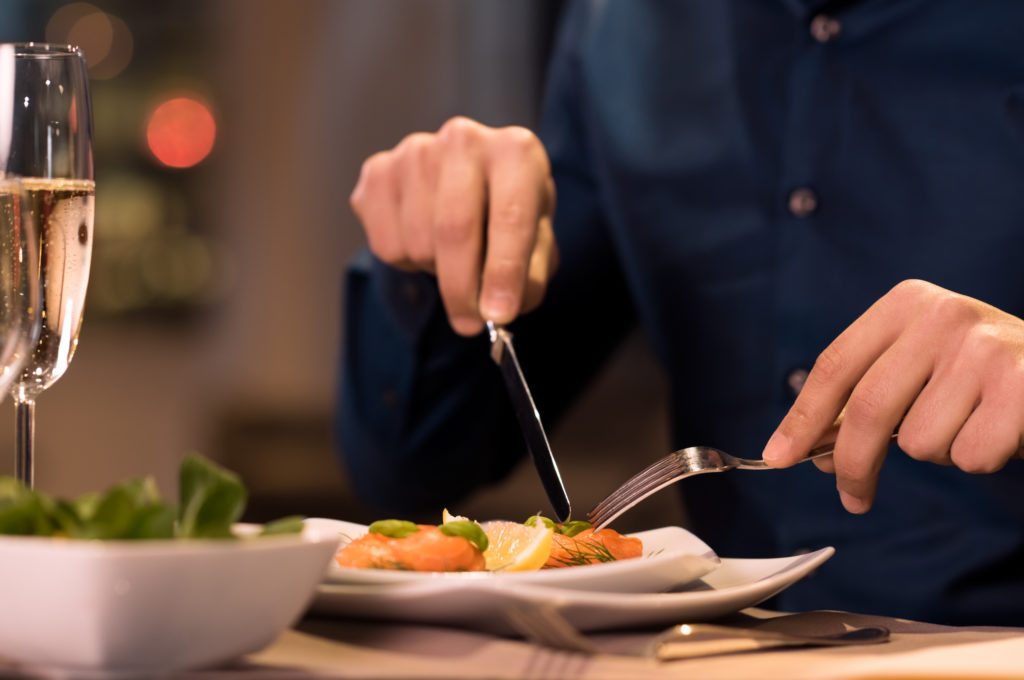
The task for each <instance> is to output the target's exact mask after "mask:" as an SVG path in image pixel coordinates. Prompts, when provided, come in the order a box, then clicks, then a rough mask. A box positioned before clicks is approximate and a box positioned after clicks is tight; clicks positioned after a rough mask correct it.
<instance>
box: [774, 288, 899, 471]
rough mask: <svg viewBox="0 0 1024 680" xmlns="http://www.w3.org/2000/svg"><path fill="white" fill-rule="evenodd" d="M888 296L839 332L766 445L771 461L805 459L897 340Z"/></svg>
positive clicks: (895, 315) (783, 462)
mask: <svg viewBox="0 0 1024 680" xmlns="http://www.w3.org/2000/svg"><path fill="white" fill-rule="evenodd" d="M895 307H897V305H896V304H894V303H893V301H892V300H891V299H889V298H888V297H883V298H881V299H880V300H878V301H877V302H875V304H873V305H872V306H871V307H869V308H868V310H867V311H866V312H864V314H862V315H861V317H860V318H858V319H857V320H856V321H854V322H853V324H851V325H850V326H849V327H848V328H847V329H846V330H844V331H843V332H842V333H841V334H840V335H839V337H837V338H836V339H835V340H834V341H833V342H832V343H831V344H830V345H829V346H828V347H826V348H825V350H824V351H823V352H822V353H821V354H820V355H819V356H818V359H817V360H816V361H815V362H814V367H813V368H812V369H811V372H810V373H809V374H808V375H807V380H806V381H805V382H804V385H803V387H802V388H801V390H800V394H799V395H797V398H796V401H795V402H794V403H793V406H792V407H790V409H789V412H788V413H787V414H786V416H785V417H784V418H783V419H782V422H781V423H779V426H778V428H776V430H775V432H774V433H773V434H772V436H771V437H770V438H769V440H768V443H767V444H766V445H765V448H764V452H763V453H762V457H763V458H764V460H765V462H766V463H768V464H769V465H773V466H776V467H786V466H789V465H793V464H795V463H797V462H799V461H800V460H802V459H803V457H804V456H806V455H807V452H808V451H809V450H810V449H811V447H813V446H814V444H815V443H816V442H817V441H819V440H820V439H821V437H822V436H823V435H824V434H825V433H826V432H827V431H828V428H829V427H830V426H831V425H832V423H833V422H834V420H835V418H836V416H837V415H838V414H839V412H840V411H841V409H842V408H843V406H844V405H845V404H846V401H847V399H848V398H849V395H850V394H851V392H852V390H853V386H854V385H856V384H857V382H858V381H859V380H860V379H861V378H862V377H863V375H864V373H865V372H866V371H867V370H868V368H869V367H870V366H871V364H872V363H873V362H874V360H875V359H876V358H877V357H878V356H879V355H881V354H882V352H884V351H885V350H886V349H887V348H888V347H889V346H890V345H891V344H892V343H893V342H894V341H895V339H896V337H897V335H898V333H899V328H900V327H901V325H902V324H901V323H900V321H899V318H898V313H899V310H898V309H895Z"/></svg>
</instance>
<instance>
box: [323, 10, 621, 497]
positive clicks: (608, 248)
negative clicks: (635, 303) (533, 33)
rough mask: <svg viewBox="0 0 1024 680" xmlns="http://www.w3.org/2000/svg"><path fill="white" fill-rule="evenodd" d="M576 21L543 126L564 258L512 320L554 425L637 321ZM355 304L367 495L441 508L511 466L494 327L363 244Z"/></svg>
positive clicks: (348, 357) (348, 365) (515, 453)
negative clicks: (593, 143) (578, 83)
mask: <svg viewBox="0 0 1024 680" xmlns="http://www.w3.org/2000/svg"><path fill="white" fill-rule="evenodd" d="M571 29H572V23H571V22H570V24H569V25H568V26H567V27H566V30H565V31H564V32H563V35H562V37H561V40H560V42H559V47H558V48H557V50H556V54H555V56H554V58H553V66H552V69H551V76H550V79H549V88H548V98H547V103H546V105H545V110H544V116H543V118H544V124H543V133H542V138H544V141H545V143H546V145H547V147H548V149H549V153H550V154H551V160H552V168H553V173H554V177H555V183H556V189H557V194H558V208H557V214H556V218H555V232H556V241H557V243H558V246H559V254H560V258H559V269H558V271H557V272H556V274H555V276H554V278H553V279H552V281H551V284H550V286H549V288H548V291H547V295H546V297H545V300H544V302H543V303H542V304H541V306H540V307H539V308H538V309H537V310H536V311H534V312H531V313H529V314H525V315H523V316H521V317H520V318H519V319H517V321H516V322H515V323H513V324H512V325H511V327H510V330H511V331H512V333H513V335H514V342H515V344H516V352H517V355H518V356H519V359H520V363H521V365H522V369H523V372H524V374H525V376H526V379H527V382H528V383H529V385H530V389H531V392H532V394H533V397H534V401H535V402H536V405H537V408H538V411H539V412H540V414H541V417H542V420H543V422H544V424H545V426H546V427H547V428H548V429H549V435H550V434H551V430H552V429H553V428H554V427H555V426H556V425H557V422H558V420H559V419H560V417H561V416H562V415H563V414H564V413H565V411H566V410H567V408H568V407H569V405H570V404H571V403H572V402H573V400H574V399H575V398H576V397H577V396H578V395H579V393H580V392H581V390H582V389H583V388H584V387H585V386H586V384H587V383H588V382H589V380H590V379H591V378H592V377H593V376H594V374H595V372H596V371H597V370H598V369H599V367H600V366H601V364H603V363H604V361H605V360H606V359H607V358H608V356H609V355H610V354H611V353H612V351H613V350H614V348H615V347H616V346H617V345H618V344H619V343H620V342H621V340H622V339H623V338H624V337H625V335H626V334H627V332H628V331H629V329H630V328H631V327H632V326H633V325H634V323H635V321H634V315H633V312H632V307H631V304H630V301H629V295H628V292H627V288H626V285H625V282H624V278H623V276H622V274H621V271H620V267H619V265H618V262H617V259H616V257H615V254H614V250H613V248H612V245H611V242H610V240H609V238H608V232H607V229H606V228H605V224H604V219H603V216H602V211H601V208H600V201H599V200H598V198H597V191H596V185H595V183H594V181H593V179H592V178H591V177H590V176H589V173H588V168H589V163H588V161H587V158H586V154H585V149H584V143H583V135H582V130H581V128H580V126H579V125H578V123H579V118H578V116H577V114H576V111H575V110H574V105H575V96H574V93H573V91H572V83H573V74H572V68H573V60H572V52H573V48H572V44H573V41H574V32H573V31H572V30H571ZM345 305H346V308H345V327H344V343H343V357H342V363H341V371H342V376H341V395H340V401H339V415H338V430H339V441H340V444H341V448H342V456H343V460H344V463H345V465H346V467H347V470H348V472H349V475H350V477H351V479H352V483H353V488H354V490H355V492H356V493H357V495H358V496H359V497H360V498H361V499H362V500H363V501H364V502H365V503H366V504H367V505H368V506H369V507H370V508H371V509H373V510H374V511H377V512H387V513H395V514H402V515H403V516H405V517H414V516H416V513H425V515H426V516H434V515H436V513H437V512H439V511H440V509H441V508H442V507H456V506H457V503H458V501H459V500H460V499H461V498H463V497H464V496H466V495H467V494H468V493H470V492H471V491H474V490H476V489H478V488H480V487H482V486H484V485H487V484H490V483H494V482H496V481H498V480H500V479H501V478H502V477H503V476H504V475H505V474H507V473H508V472H509V470H510V469H511V468H512V466H513V465H514V464H515V463H516V462H517V461H518V460H519V459H520V458H521V457H522V455H523V454H524V453H525V444H524V442H523V438H522V435H521V433H520V431H519V429H518V425H517V423H516V420H515V415H514V412H513V411H512V406H511V404H510V402H509V400H508V396H507V394H506V393H505V388H504V385H503V384H502V382H501V375H500V373H499V371H498V369H497V367H496V366H495V365H494V363H493V362H492V361H491V358H490V352H489V348H488V342H487V338H486V334H481V335H480V336H477V337H474V338H464V337H461V336H459V335H457V334H456V333H455V332H454V331H452V330H451V328H450V326H449V324H448V321H447V317H446V316H445V314H444V308H443V305H442V304H441V301H440V298H439V294H438V291H437V284H436V280H435V279H434V278H433V277H432V276H430V275H427V274H407V273H403V272H399V271H396V270H393V269H391V268H389V267H388V266H386V265H385V264H383V263H382V262H380V261H378V260H376V259H375V258H373V257H372V256H371V255H370V254H369V253H367V252H364V253H362V254H360V255H359V256H358V257H357V258H356V260H355V261H354V262H353V263H352V265H351V267H350V268H349V271H348V275H347V280H346V291H345ZM555 453H556V456H557V453H558V452H557V450H556V451H555ZM566 484H567V486H568V487H570V493H571V480H566ZM537 489H538V502H539V503H543V502H544V500H543V498H544V497H543V490H542V488H541V486H540V485H539V484H538V487H537Z"/></svg>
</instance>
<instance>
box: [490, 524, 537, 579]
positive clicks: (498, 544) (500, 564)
mask: <svg viewBox="0 0 1024 680" xmlns="http://www.w3.org/2000/svg"><path fill="white" fill-rule="evenodd" d="M481 526H482V527H483V530H484V533H485V534H487V550H485V551H484V560H486V562H487V570H488V571H533V570H536V569H540V568H541V567H542V566H544V563H545V562H547V561H548V556H549V555H550V554H551V537H552V535H553V534H554V533H555V532H554V530H552V529H550V528H549V527H546V526H544V525H543V524H542V523H538V524H537V526H535V527H530V526H526V525H525V524H519V523H518V522H503V521H500V520H498V521H493V522H485V523H484V524H483V525H481Z"/></svg>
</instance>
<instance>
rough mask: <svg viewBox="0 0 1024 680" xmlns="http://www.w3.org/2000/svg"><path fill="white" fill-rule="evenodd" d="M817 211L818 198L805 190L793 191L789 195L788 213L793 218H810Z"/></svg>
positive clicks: (810, 191)
mask: <svg viewBox="0 0 1024 680" xmlns="http://www.w3.org/2000/svg"><path fill="white" fill-rule="evenodd" d="M817 209H818V196H817V194H815V193H814V192H813V191H812V190H810V189H807V188H802V189H795V190H794V191H793V193H791V194H790V195H789V212H791V213H793V216H794V217H810V216H811V215H812V214H813V213H814V211H815V210H817Z"/></svg>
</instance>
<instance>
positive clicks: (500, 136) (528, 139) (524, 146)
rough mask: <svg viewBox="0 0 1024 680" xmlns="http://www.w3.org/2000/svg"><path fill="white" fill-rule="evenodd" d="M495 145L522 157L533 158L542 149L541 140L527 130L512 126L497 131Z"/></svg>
mask: <svg viewBox="0 0 1024 680" xmlns="http://www.w3.org/2000/svg"><path fill="white" fill-rule="evenodd" d="M495 140H496V141H495V143H496V144H497V145H498V146H500V147H501V148H502V150H504V151H506V152H508V153H513V154H518V155H521V156H532V155H534V154H536V153H537V151H538V150H540V149H542V146H541V143H540V140H539V139H537V136H536V135H535V134H533V132H531V131H530V130H528V129H527V128H524V127H521V126H518V125H511V126H509V127H504V128H501V129H500V130H498V131H497V135H496V137H495Z"/></svg>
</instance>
